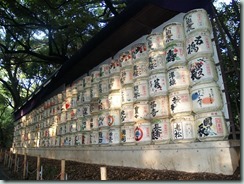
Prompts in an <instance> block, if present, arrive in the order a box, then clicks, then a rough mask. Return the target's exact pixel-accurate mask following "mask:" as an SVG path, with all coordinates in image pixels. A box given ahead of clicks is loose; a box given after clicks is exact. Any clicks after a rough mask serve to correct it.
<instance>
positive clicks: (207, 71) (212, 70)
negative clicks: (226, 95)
mask: <svg viewBox="0 0 244 184" xmlns="http://www.w3.org/2000/svg"><path fill="white" fill-rule="evenodd" d="M188 69H189V72H190V85H191V86H193V85H196V84H201V83H208V82H214V81H217V80H218V75H217V70H216V66H215V64H214V61H212V59H210V58H208V57H198V58H195V59H193V60H190V61H189V62H188Z"/></svg>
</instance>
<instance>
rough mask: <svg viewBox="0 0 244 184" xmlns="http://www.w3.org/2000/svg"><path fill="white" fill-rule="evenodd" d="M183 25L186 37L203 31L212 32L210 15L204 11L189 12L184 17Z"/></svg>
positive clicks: (194, 10)
mask: <svg viewBox="0 0 244 184" xmlns="http://www.w3.org/2000/svg"><path fill="white" fill-rule="evenodd" d="M183 25H184V32H185V35H186V36H189V35H190V34H192V33H194V32H196V31H200V30H203V29H205V30H208V31H211V30H212V28H211V23H210V20H209V17H208V14H207V12H206V10H204V9H193V10H190V11H189V12H187V13H186V14H185V15H184V17H183Z"/></svg>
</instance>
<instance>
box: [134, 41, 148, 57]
mask: <svg viewBox="0 0 244 184" xmlns="http://www.w3.org/2000/svg"><path fill="white" fill-rule="evenodd" d="M131 54H132V60H137V59H142V58H146V57H147V56H148V53H147V46H146V43H136V44H134V45H133V46H132V47H131Z"/></svg>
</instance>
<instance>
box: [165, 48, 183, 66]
mask: <svg viewBox="0 0 244 184" xmlns="http://www.w3.org/2000/svg"><path fill="white" fill-rule="evenodd" d="M165 63H166V68H167V69H169V68H171V67H173V66H181V65H185V64H186V54H185V47H184V44H183V43H175V44H172V45H170V46H168V47H167V48H166V49H165Z"/></svg>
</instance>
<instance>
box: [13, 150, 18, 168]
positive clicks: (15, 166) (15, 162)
mask: <svg viewBox="0 0 244 184" xmlns="http://www.w3.org/2000/svg"><path fill="white" fill-rule="evenodd" d="M17 153H18V152H17V151H16V152H15V159H14V172H16V171H17V157H18V154H17Z"/></svg>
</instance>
